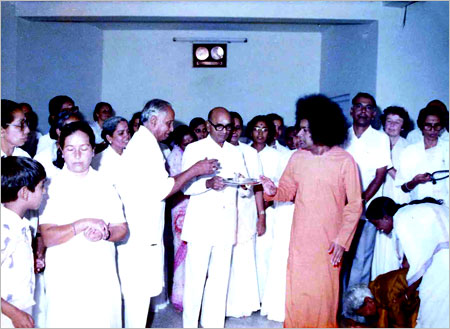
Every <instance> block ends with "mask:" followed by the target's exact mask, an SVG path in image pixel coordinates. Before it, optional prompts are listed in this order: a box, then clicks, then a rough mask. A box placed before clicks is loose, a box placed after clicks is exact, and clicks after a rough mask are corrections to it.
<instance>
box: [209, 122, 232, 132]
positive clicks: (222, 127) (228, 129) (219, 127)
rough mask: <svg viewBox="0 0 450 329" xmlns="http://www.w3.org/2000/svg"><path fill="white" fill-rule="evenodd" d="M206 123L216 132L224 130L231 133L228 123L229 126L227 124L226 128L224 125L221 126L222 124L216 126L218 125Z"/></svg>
mask: <svg viewBox="0 0 450 329" xmlns="http://www.w3.org/2000/svg"><path fill="white" fill-rule="evenodd" d="M208 122H209V123H210V124H211V126H213V127H214V129H215V130H217V131H222V130H223V129H224V128H225V130H226V131H231V130H233V125H232V124H231V123H230V124H227V125H226V126H224V125H222V124H220V123H219V124H218V125H215V124H214V123H212V122H211V121H209V120H208Z"/></svg>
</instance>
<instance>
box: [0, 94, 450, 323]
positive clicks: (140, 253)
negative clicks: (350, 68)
mask: <svg viewBox="0 0 450 329" xmlns="http://www.w3.org/2000/svg"><path fill="white" fill-rule="evenodd" d="M344 110H346V109H344ZM1 111H2V115H1V157H2V160H1V162H2V164H1V165H2V169H1V171H2V173H1V176H2V193H1V199H2V200H1V203H2V206H1V215H2V222H1V271H2V278H1V286H2V291H1V297H2V304H1V308H2V314H1V324H2V327H49V328H63V327H80V328H81V327H89V328H97V327H98V328H120V327H125V328H143V327H145V326H146V325H147V320H148V317H149V311H150V310H151V309H152V305H151V304H153V308H154V311H158V310H160V309H162V308H164V307H166V305H167V304H168V303H169V302H170V303H172V305H173V307H174V309H175V310H176V311H178V312H182V318H183V327H186V328H197V327H199V326H201V327H203V328H223V327H224V324H225V319H226V317H236V318H239V317H246V316H250V315H252V313H254V312H256V311H260V314H261V316H266V317H267V318H268V319H269V320H274V321H278V322H284V327H288V328H302V327H364V326H367V327H373V326H375V327H392V326H397V327H402V326H403V327H415V326H418V327H447V326H448V325H449V312H448V308H449V283H448V277H449V264H448V248H449V226H448V225H449V213H448V204H449V191H448V189H449V185H448V181H449V180H448V169H449V163H448V162H449V142H448V119H449V118H448V110H447V108H446V106H445V104H443V103H442V102H441V101H439V100H433V101H431V102H429V103H428V104H426V105H425V106H424V107H423V108H422V109H421V110H420V112H419V115H418V118H417V121H416V123H417V128H416V129H413V126H414V123H413V121H412V120H411V118H410V116H409V114H408V111H407V110H406V109H404V108H403V107H400V106H389V107H387V108H386V109H384V111H381V110H380V109H379V107H378V106H377V103H376V101H375V98H374V97H373V96H372V95H370V94H368V93H365V92H360V93H358V94H356V95H355V96H354V97H353V99H352V105H351V108H350V109H349V111H350V112H349V113H350V116H351V118H352V122H350V123H349V122H348V120H347V118H346V116H345V114H344V112H343V109H341V107H340V106H339V105H338V104H337V103H335V102H334V101H333V100H331V99H330V98H328V97H326V96H325V95H322V94H313V95H306V96H303V97H300V98H299V99H298V101H297V103H296V123H295V125H294V126H291V127H285V126H284V121H283V118H282V117H281V116H280V115H278V114H276V113H270V114H260V115H257V116H255V117H254V118H252V119H251V120H249V122H247V124H246V125H245V124H244V121H243V119H242V116H241V114H243V113H241V114H240V113H238V112H235V111H230V110H228V109H226V108H224V107H221V106H218V107H214V108H213V109H211V110H210V111H209V113H208V116H207V117H205V118H202V117H195V118H192V120H190V122H189V124H187V123H186V124H180V125H178V126H177V127H175V128H174V121H175V109H174V107H173V106H172V104H170V103H169V102H167V101H165V100H161V99H152V100H150V101H148V102H147V103H146V104H145V106H144V108H143V109H142V110H141V111H139V112H136V113H134V114H133V115H132V117H131V118H130V119H129V120H127V119H126V118H125V117H124V116H118V115H116V111H115V110H114V109H113V107H112V106H111V105H110V104H109V103H107V102H99V103H98V104H97V105H96V106H95V108H94V109H93V112H92V119H93V120H92V121H90V120H86V118H85V116H84V115H83V114H82V113H81V111H80V109H79V108H78V106H76V105H75V102H74V100H73V99H72V98H70V97H68V96H65V95H59V96H55V97H54V98H52V99H51V100H50V101H49V116H48V123H49V125H50V129H49V132H48V133H47V134H42V133H41V132H39V131H38V129H37V127H38V116H37V114H36V113H35V112H34V111H33V109H32V106H31V105H29V104H26V103H16V102H14V101H12V100H7V99H2V104H1ZM376 120H380V121H381V124H382V129H380V130H377V129H375V128H373V127H374V126H376V125H374V122H375V121H376ZM151 302H152V303H151ZM154 304H158V305H156V307H155V305H154ZM150 325H151V324H150Z"/></svg>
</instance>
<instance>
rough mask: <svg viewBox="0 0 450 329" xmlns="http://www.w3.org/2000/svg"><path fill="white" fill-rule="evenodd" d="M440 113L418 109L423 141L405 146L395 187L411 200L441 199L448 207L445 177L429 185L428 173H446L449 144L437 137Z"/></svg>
mask: <svg viewBox="0 0 450 329" xmlns="http://www.w3.org/2000/svg"><path fill="white" fill-rule="evenodd" d="M445 120H446V118H445V116H444V113H443V111H442V110H441V109H440V108H439V107H436V106H429V107H426V108H424V109H422V110H421V111H420V113H419V117H418V118H417V126H418V127H419V128H420V130H421V131H422V135H423V139H422V140H421V141H420V142H417V143H415V144H412V145H409V146H408V147H407V148H406V149H405V150H404V151H403V152H402V154H401V156H400V163H399V166H398V171H397V175H396V178H395V185H396V186H398V187H401V189H402V191H403V192H404V193H406V194H408V195H409V197H410V199H411V200H418V199H422V198H424V197H427V196H429V197H433V198H435V199H442V200H444V204H445V205H446V206H448V203H449V200H448V197H449V195H448V178H447V179H443V180H439V181H437V182H434V183H433V182H432V180H431V177H430V174H431V173H433V172H435V171H438V170H448V168H449V164H448V156H449V152H448V150H449V145H448V142H447V141H443V140H441V139H440V137H439V134H440V131H441V129H443V126H444V125H445V122H446V121H445Z"/></svg>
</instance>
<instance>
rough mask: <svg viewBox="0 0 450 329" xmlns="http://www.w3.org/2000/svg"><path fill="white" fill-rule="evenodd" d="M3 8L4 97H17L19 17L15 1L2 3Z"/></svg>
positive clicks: (13, 98) (12, 98)
mask: <svg viewBox="0 0 450 329" xmlns="http://www.w3.org/2000/svg"><path fill="white" fill-rule="evenodd" d="M1 9H2V36H1V39H2V63H1V64H2V85H1V88H2V98H7V99H11V100H15V99H16V85H17V82H16V80H17V79H16V77H17V73H16V63H17V62H16V59H17V57H16V53H17V18H16V17H15V5H14V3H10V2H4V1H2V3H1Z"/></svg>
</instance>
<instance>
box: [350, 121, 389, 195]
mask: <svg viewBox="0 0 450 329" xmlns="http://www.w3.org/2000/svg"><path fill="white" fill-rule="evenodd" d="M345 150H346V151H347V152H349V153H350V154H351V155H352V156H353V158H354V159H355V161H356V163H357V164H358V169H359V173H360V177H361V187H362V189H363V191H365V190H366V189H367V187H368V186H369V184H370V183H371V182H372V181H373V179H374V178H375V176H376V172H377V169H379V168H383V167H387V168H390V167H391V166H392V161H391V148H390V142H389V137H388V136H387V135H386V134H385V133H383V132H380V131H378V130H375V129H373V128H372V127H370V126H369V127H368V128H367V130H366V131H365V132H364V133H363V134H362V135H361V137H359V138H358V137H356V135H355V131H354V129H353V126H352V127H350V128H349V132H348V141H347V143H346V145H345ZM381 194H382V189H381V188H380V189H378V191H377V193H375V195H374V196H373V197H372V199H371V200H373V199H375V198H376V197H378V196H381Z"/></svg>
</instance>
